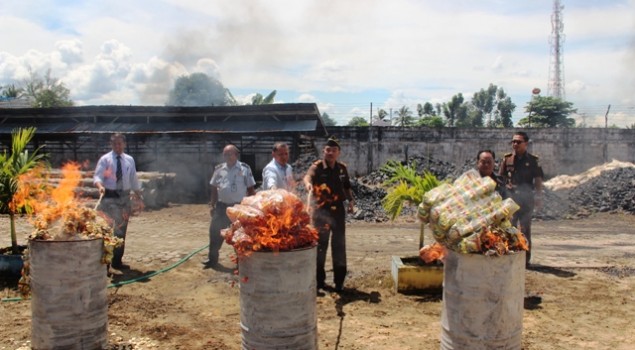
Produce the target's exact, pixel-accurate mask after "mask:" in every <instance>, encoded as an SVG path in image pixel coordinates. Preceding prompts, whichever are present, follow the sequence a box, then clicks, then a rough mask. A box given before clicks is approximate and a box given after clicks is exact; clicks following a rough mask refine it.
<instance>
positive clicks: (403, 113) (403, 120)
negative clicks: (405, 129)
mask: <svg viewBox="0 0 635 350" xmlns="http://www.w3.org/2000/svg"><path fill="white" fill-rule="evenodd" d="M395 125H397V126H412V125H414V118H413V117H412V112H411V111H410V109H409V108H408V107H406V106H402V107H401V108H399V111H397V118H396V124H395Z"/></svg>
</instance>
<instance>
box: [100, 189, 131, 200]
mask: <svg viewBox="0 0 635 350" xmlns="http://www.w3.org/2000/svg"><path fill="white" fill-rule="evenodd" d="M127 194H130V190H109V189H106V192H104V197H105V198H121V197H123V196H125V195H127Z"/></svg>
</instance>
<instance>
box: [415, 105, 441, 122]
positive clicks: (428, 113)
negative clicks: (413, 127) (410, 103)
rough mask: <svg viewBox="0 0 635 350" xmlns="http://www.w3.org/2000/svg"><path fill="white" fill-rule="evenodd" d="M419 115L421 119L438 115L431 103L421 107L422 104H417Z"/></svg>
mask: <svg viewBox="0 0 635 350" xmlns="http://www.w3.org/2000/svg"><path fill="white" fill-rule="evenodd" d="M417 114H418V115H419V118H424V117H433V116H436V115H438V114H437V111H435V109H434V106H432V103H430V102H426V103H424V104H423V105H421V104H420V103H419V104H417Z"/></svg>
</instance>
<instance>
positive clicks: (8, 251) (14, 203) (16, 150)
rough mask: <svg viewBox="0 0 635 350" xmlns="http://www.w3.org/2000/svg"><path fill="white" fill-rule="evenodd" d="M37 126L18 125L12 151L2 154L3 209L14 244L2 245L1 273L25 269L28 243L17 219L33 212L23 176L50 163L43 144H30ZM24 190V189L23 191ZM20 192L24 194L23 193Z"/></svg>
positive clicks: (0, 206)
mask: <svg viewBox="0 0 635 350" xmlns="http://www.w3.org/2000/svg"><path fill="white" fill-rule="evenodd" d="M35 130H36V128H35V127H27V128H17V129H15V130H13V132H12V133H11V150H10V152H7V150H5V151H4V152H2V153H0V212H1V213H6V214H8V215H9V221H10V233H11V247H6V248H0V273H1V272H10V273H13V274H17V275H19V274H20V270H21V269H22V258H21V253H22V250H24V248H25V246H20V245H18V239H17V235H16V227H15V218H16V215H19V214H21V213H24V212H30V211H31V209H32V208H31V206H30V205H29V201H28V200H24V199H25V198H24V195H26V196H28V191H27V193H25V192H24V189H21V188H20V178H21V177H22V176H25V175H27V174H29V173H30V172H33V171H34V170H36V169H38V168H43V167H45V166H46V163H45V161H44V158H45V154H42V153H40V149H41V147H38V148H36V149H34V150H33V151H30V150H29V149H28V148H27V146H28V144H29V142H31V140H32V139H33V136H34V135H35ZM21 190H22V191H21ZM19 194H20V195H19Z"/></svg>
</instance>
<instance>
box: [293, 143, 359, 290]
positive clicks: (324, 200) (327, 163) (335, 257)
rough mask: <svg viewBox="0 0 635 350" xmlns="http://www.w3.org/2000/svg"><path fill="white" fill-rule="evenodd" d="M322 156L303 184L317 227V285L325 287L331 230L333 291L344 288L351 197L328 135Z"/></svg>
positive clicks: (335, 146) (336, 147)
mask: <svg viewBox="0 0 635 350" xmlns="http://www.w3.org/2000/svg"><path fill="white" fill-rule="evenodd" d="M323 154H324V157H323V159H321V160H317V161H315V162H314V163H313V164H312V165H311V166H310V167H309V170H308V171H307V173H306V175H305V176H304V187H305V188H306V190H307V193H308V194H309V211H310V214H311V220H312V223H313V226H314V227H315V228H316V229H317V230H318V233H319V240H318V253H317V288H318V290H319V289H325V288H326V272H325V270H324V264H325V262H326V251H327V249H328V246H329V238H330V236H331V232H332V233H333V239H332V240H331V258H332V261H333V282H334V283H335V290H336V291H337V292H341V291H343V289H344V279H345V278H346V273H347V268H346V222H345V218H346V208H345V201H346V200H348V211H349V212H351V213H352V212H353V210H354V207H355V200H354V199H353V191H352V190H351V182H350V178H349V176H348V170H347V169H346V165H345V164H344V163H342V162H338V161H337V159H338V157H339V156H340V145H339V143H338V142H337V140H336V139H334V138H330V139H329V140H328V141H327V143H326V145H325V146H324V150H323Z"/></svg>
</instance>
